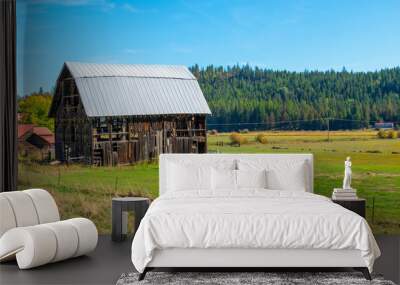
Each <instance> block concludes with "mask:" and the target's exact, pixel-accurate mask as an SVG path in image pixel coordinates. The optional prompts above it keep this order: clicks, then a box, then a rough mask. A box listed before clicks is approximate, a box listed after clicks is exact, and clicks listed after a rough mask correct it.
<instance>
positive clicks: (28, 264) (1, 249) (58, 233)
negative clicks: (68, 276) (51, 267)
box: [0, 218, 98, 269]
mask: <svg viewBox="0 0 400 285" xmlns="http://www.w3.org/2000/svg"><path fill="white" fill-rule="evenodd" d="M97 238H98V234H97V229H96V226H95V225H94V224H93V222H92V221H90V220H88V219H84V218H75V219H70V220H65V221H59V222H54V223H48V224H40V225H35V226H28V227H17V228H13V229H10V230H8V231H7V232H6V233H5V234H4V235H3V236H2V237H1V238H0V261H4V260H9V259H12V258H13V257H14V256H15V257H16V259H17V263H18V266H19V268H20V269H28V268H32V267H37V266H40V265H43V264H46V263H50V262H57V261H60V260H64V259H67V258H71V257H76V256H80V255H83V254H86V253H88V252H90V251H92V250H94V249H95V248H96V245H97Z"/></svg>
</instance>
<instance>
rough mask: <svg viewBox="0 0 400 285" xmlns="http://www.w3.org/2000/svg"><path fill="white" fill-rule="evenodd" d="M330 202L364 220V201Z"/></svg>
mask: <svg viewBox="0 0 400 285" xmlns="http://www.w3.org/2000/svg"><path fill="white" fill-rule="evenodd" d="M332 201H333V202H334V203H336V204H339V205H340V206H342V207H344V208H346V209H348V210H350V211H353V212H354V213H357V214H359V215H360V216H361V217H363V218H365V204H366V201H365V199H362V198H357V199H352V200H336V199H335V200H334V199H332Z"/></svg>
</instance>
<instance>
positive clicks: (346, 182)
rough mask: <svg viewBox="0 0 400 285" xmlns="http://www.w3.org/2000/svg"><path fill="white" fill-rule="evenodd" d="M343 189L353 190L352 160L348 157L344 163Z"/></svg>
mask: <svg viewBox="0 0 400 285" xmlns="http://www.w3.org/2000/svg"><path fill="white" fill-rule="evenodd" d="M343 189H344V190H346V189H353V188H351V158H350V156H348V157H347V158H346V161H345V162H344V179H343Z"/></svg>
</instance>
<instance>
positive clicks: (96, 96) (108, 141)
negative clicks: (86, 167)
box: [49, 62, 211, 166]
mask: <svg viewBox="0 0 400 285" xmlns="http://www.w3.org/2000/svg"><path fill="white" fill-rule="evenodd" d="M208 114H211V112H210V109H209V107H208V104H207V102H206V100H205V98H204V95H203V93H202V91H201V89H200V86H199V84H198V82H197V80H196V78H195V77H194V76H193V74H192V73H191V72H190V71H189V70H188V68H186V67H184V66H169V65H130V64H129V65H127V64H96V63H81V62H65V63H64V65H63V67H62V69H61V72H60V74H59V76H58V79H57V82H56V88H55V93H54V96H53V101H52V104H51V107H50V111H49V116H50V117H53V118H54V119H55V152H56V159H58V160H60V161H69V162H72V161H79V162H85V163H88V164H93V165H99V166H103V165H108V166H109V165H123V164H130V163H134V162H137V161H144V160H152V159H156V158H158V155H159V154H160V153H204V152H207V125H206V116H207V115H208Z"/></svg>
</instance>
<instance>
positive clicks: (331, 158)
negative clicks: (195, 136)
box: [19, 131, 400, 234]
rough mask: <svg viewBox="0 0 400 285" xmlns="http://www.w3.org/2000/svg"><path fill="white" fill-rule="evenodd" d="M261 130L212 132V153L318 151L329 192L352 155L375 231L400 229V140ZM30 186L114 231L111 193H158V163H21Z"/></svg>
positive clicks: (69, 213)
mask: <svg viewBox="0 0 400 285" xmlns="http://www.w3.org/2000/svg"><path fill="white" fill-rule="evenodd" d="M256 134H257V133H248V134H243V135H244V136H247V138H248V141H249V143H248V144H245V145H242V146H240V147H237V146H230V145H229V134H218V135H210V136H209V138H208V140H209V141H208V149H209V152H221V153H272V152H275V153H294V152H303V153H313V154H314V159H315V161H314V172H315V183H314V191H315V193H317V194H322V195H325V196H330V195H331V191H332V189H333V188H334V187H340V186H341V183H342V178H343V161H344V159H345V157H346V156H351V157H352V161H353V183H352V185H353V187H354V188H356V189H357V190H358V195H359V196H360V197H363V198H366V199H367V219H368V221H369V223H370V225H371V227H372V229H373V231H374V233H389V234H399V233H400V139H377V138H376V132H374V131H342V132H331V134H330V140H329V141H328V140H327V133H326V132H321V131H315V132H282V131H280V132H265V134H266V135H267V137H268V143H267V144H260V143H257V142H255V136H256ZM217 142H218V145H217ZM222 143H223V146H221V144H222ZM28 187H38V188H45V189H48V190H49V191H51V192H52V194H53V195H54V196H55V198H56V200H57V203H58V205H59V207H60V209H61V213H62V216H63V218H69V217H74V216H78V215H81V216H86V217H89V218H91V219H93V220H94V221H95V223H96V225H97V226H98V228H99V231H100V232H102V233H107V232H110V230H111V228H110V227H111V223H110V221H111V197H114V196H125V195H143V196H147V197H150V198H155V197H157V195H158V165H157V163H144V164H138V165H134V166H123V167H115V168H108V167H107V168H98V167H90V166H81V165H72V166H69V167H67V166H44V165H27V164H20V167H19V188H20V189H25V188H28ZM373 200H374V203H375V207H374V210H373V207H372V205H373ZM373 212H374V213H373Z"/></svg>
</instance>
